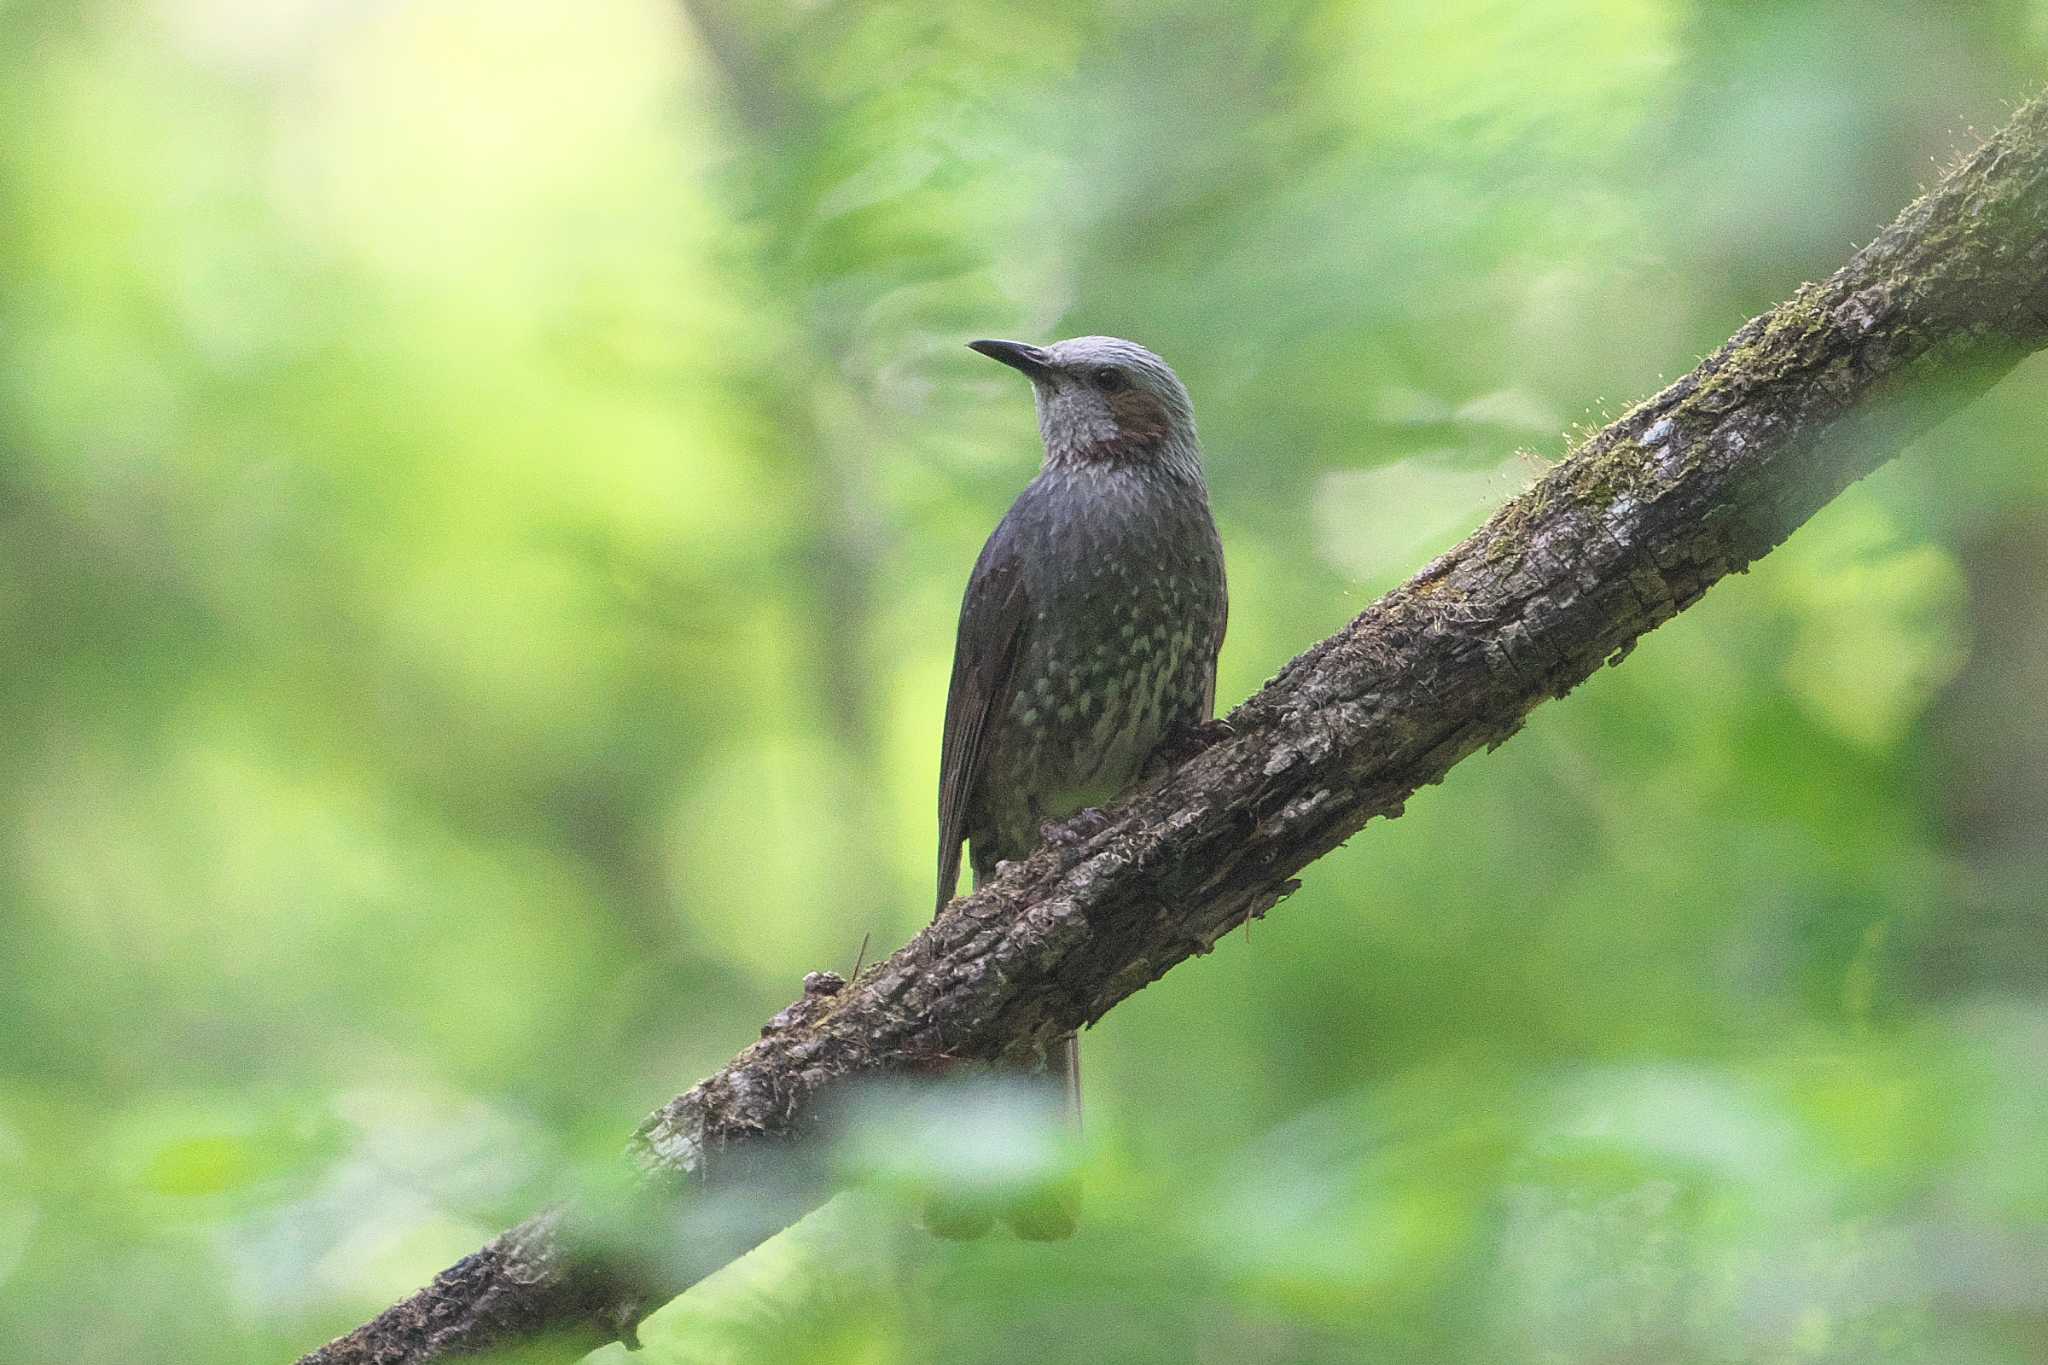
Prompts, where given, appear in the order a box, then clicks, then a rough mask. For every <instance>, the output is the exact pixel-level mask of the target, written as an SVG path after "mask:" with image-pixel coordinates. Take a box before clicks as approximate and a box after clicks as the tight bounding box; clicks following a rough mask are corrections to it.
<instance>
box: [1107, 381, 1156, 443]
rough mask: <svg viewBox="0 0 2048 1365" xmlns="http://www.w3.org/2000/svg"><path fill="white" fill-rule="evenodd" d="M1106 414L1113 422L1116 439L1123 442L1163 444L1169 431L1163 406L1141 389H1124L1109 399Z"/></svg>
mask: <svg viewBox="0 0 2048 1365" xmlns="http://www.w3.org/2000/svg"><path fill="white" fill-rule="evenodd" d="M1109 410H1110V412H1111V414H1112V415H1114V416H1115V418H1116V428H1117V435H1118V436H1120V437H1121V438H1122V439H1124V440H1126V441H1143V442H1152V441H1160V440H1164V439H1165V437H1166V433H1167V431H1168V429H1169V426H1170V424H1169V422H1168V421H1167V417H1166V405H1165V404H1164V403H1162V402H1160V401H1159V400H1158V399H1157V398H1155V397H1153V396H1152V395H1151V394H1149V393H1146V392H1145V391H1144V390H1142V389H1125V390H1124V391H1123V392H1122V393H1114V394H1111V395H1110V396H1109Z"/></svg>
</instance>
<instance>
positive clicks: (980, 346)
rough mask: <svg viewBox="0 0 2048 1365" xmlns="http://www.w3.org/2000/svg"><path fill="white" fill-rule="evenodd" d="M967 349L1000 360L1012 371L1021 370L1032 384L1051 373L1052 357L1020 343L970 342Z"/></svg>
mask: <svg viewBox="0 0 2048 1365" xmlns="http://www.w3.org/2000/svg"><path fill="white" fill-rule="evenodd" d="M967 349H968V350H970V351H980V352H981V353H982V354H983V355H985V356H987V357H988V358H989V359H990V360H1000V361H1002V362H1003V363H1004V364H1005V365H1008V366H1009V367H1010V368H1011V369H1013V370H1022V371H1023V372H1024V373H1025V374H1026V375H1028V376H1029V377H1030V379H1031V382H1032V383H1034V384H1035V383H1037V382H1038V381H1039V380H1041V379H1044V378H1046V377H1047V376H1048V375H1050V374H1051V373H1052V357H1051V356H1049V355H1047V354H1046V353H1045V352H1044V351H1042V350H1040V349H1039V348H1038V347H1036V346H1027V345H1025V344H1024V343H1023V342H1021V341H970V342H968V343H967Z"/></svg>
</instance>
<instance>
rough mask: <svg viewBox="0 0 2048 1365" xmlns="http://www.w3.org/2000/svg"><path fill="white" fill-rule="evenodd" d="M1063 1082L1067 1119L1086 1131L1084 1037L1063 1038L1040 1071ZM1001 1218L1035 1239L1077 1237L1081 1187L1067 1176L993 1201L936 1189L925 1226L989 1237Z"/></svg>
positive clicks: (952, 1235) (963, 1237) (958, 1236)
mask: <svg viewBox="0 0 2048 1365" xmlns="http://www.w3.org/2000/svg"><path fill="white" fill-rule="evenodd" d="M1040 1074H1041V1075H1043V1076H1044V1077H1046V1078H1047V1079H1050V1080H1052V1081H1054V1082H1055V1083H1057V1084H1058V1085H1059V1087H1060V1093H1061V1094H1062V1095H1063V1096H1064V1098H1065V1103H1066V1110H1067V1122H1068V1123H1069V1124H1071V1125H1072V1126H1073V1129H1074V1132H1075V1133H1076V1134H1079V1132H1080V1131H1081V1040H1080V1039H1079V1038H1077V1037H1075V1036H1074V1035H1073V1034H1071V1033H1070V1034H1068V1035H1067V1036H1066V1037H1065V1038H1062V1039H1061V1040H1060V1041H1059V1042H1058V1043H1057V1044H1056V1045H1054V1047H1053V1048H1052V1049H1051V1055H1050V1056H1048V1057H1047V1058H1046V1065H1045V1070H1044V1071H1043V1072H1042V1073H1040ZM998 1217H1000V1218H1001V1219H1002V1220H1003V1221H1004V1222H1005V1223H1008V1224H1009V1225H1010V1228H1011V1230H1012V1231H1013V1232H1015V1233H1016V1234H1017V1235H1018V1236H1019V1237H1022V1238H1024V1239H1025V1240H1026V1241H1031V1242H1056V1241H1059V1240H1061V1239H1062V1238H1067V1237H1072V1236H1073V1235H1074V1228H1075V1225H1076V1224H1077V1223H1079V1221H1080V1217H1081V1186H1080V1181H1079V1179H1078V1178H1077V1177H1075V1176H1073V1175H1061V1176H1059V1177H1057V1178H1056V1179H1054V1180H1051V1181H1048V1182H1046V1183H1044V1184H1040V1185H1035V1186H1033V1187H1032V1188H1030V1189H1028V1190H1026V1191H1024V1192H1023V1193H1021V1194H1019V1195H1017V1196H1016V1197H1015V1198H1010V1199H1004V1200H999V1201H995V1202H993V1203H991V1202H990V1201H986V1200H981V1201H977V1200H973V1199H965V1198H962V1197H960V1196H958V1195H951V1194H934V1195H931V1196H929V1197H928V1198H926V1200H925V1202H924V1218H923V1221H924V1225H925V1227H926V1229H928V1230H929V1231H930V1232H931V1233H932V1234H933V1235H934V1236H937V1237H944V1238H947V1239H948V1240H950V1241H971V1240H973V1239H974V1238H976V1237H985V1236H987V1235H988V1232H989V1229H990V1228H992V1227H994V1226H995V1220H996V1218H998Z"/></svg>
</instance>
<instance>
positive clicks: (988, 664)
mask: <svg viewBox="0 0 2048 1365" xmlns="http://www.w3.org/2000/svg"><path fill="white" fill-rule="evenodd" d="M995 551H996V546H995V544H994V543H993V542H992V543H991V544H990V546H989V548H988V549H987V550H984V551H983V552H982V559H981V562H980V563H978V564H976V565H975V566H974V576H973V577H972V578H970V579H968V580H967V597H966V600H965V601H964V602H962V603H961V605H960V636H959V639H958V640H957V641H956V642H955V644H954V646H953V683H952V686H951V687H950V688H949V689H948V690H947V693H946V730H945V736H944V738H943V740H942V741H941V744H940V748H939V903H938V909H939V910H944V909H945V908H946V902H948V901H950V900H952V899H953V890H954V888H955V887H956V886H957V885H958V884H959V881H960V846H961V845H962V844H963V843H965V842H966V841H967V813H968V806H969V804H970V803H971V802H972V800H973V798H974V791H975V788H976V787H977V786H978V785H979V784H980V782H981V778H982V770H983V765H984V760H985V759H986V757H987V754H986V745H987V740H988V737H989V733H990V730H991V729H992V728H993V723H994V721H995V718H996V717H998V716H1000V715H1001V714H1002V713H1003V711H1004V709H1005V708H1007V707H1008V706H1009V704H1010V692H1011V688H1012V685H1013V683H1014V675H1015V672H1016V665H1017V659H1018V656H1019V655H1020V654H1021V653H1022V651H1023V647H1024V636H1025V631H1026V629H1027V627H1028V626H1029V625H1030V622H1031V604H1030V602H1029V600H1028V599H1027V598H1026V597H1025V594H1024V583H1023V576H1022V575H1021V574H1020V573H1019V572H1018V569H1017V565H1016V561H1015V560H1014V559H1011V558H1008V557H1005V556H1002V555H1000V554H997V553H995ZM933 913H934V914H936V913H937V911H934V912H933Z"/></svg>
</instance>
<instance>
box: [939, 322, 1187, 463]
mask: <svg viewBox="0 0 2048 1365" xmlns="http://www.w3.org/2000/svg"><path fill="white" fill-rule="evenodd" d="M967 344H968V346H970V347H971V348H973V349H974V350H977V351H979V352H981V353H982V354H983V355H985V356H987V357H989V358H990V359H991V360H1000V361H1002V362H1003V364H1005V365H1008V366H1009V367H1011V368H1012V369H1015V370H1020V371H1022V372H1023V373H1024V375H1025V376H1026V377H1027V378H1029V379H1030V380H1031V387H1032V389H1033V391H1034V392H1035V393H1036V394H1037V398H1038V429H1039V431H1040V432H1041V433H1042V434H1043V435H1044V437H1045V462H1046V465H1047V467H1048V468H1052V467H1060V466H1076V465H1090V464H1102V463H1109V464H1127V463H1128V464H1143V465H1153V466H1157V467H1159V468H1161V469H1164V470H1166V471H1167V472H1170V473H1174V474H1178V475H1181V476H1183V477H1186V478H1191V479H1195V480H1199V479H1200V478H1201V476H1202V464H1201V447H1200V446H1199V444H1198V443H1197V442H1196V440H1195V408H1194V404H1193V403H1191V402H1190V401H1189V400H1188V391H1187V389H1185V388H1184V387H1182V385H1181V382H1180V379H1179V377H1178V376H1176V375H1175V374H1174V372H1173V371H1172V369H1170V368H1169V367H1168V366H1167V363H1166V362H1165V361H1163V360H1161V359H1160V358H1159V357H1158V356H1156V355H1154V354H1152V352H1150V351H1148V350H1146V349H1145V348H1144V347H1143V346H1140V345H1138V344H1137V343H1136V342H1135V341H1124V340H1121V339H1120V338H1117V337H1075V338H1074V339H1072V340H1071V341H1059V342H1054V343H1053V344H1052V345H1050V346H1030V345H1026V344H1025V343H1024V342H1021V341H970V342H968V343H967Z"/></svg>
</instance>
